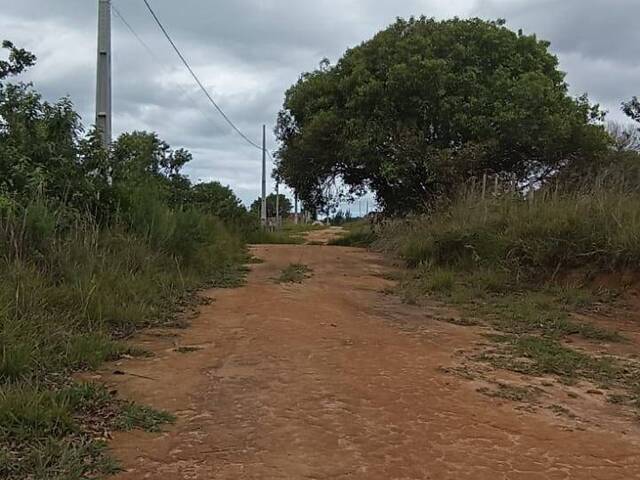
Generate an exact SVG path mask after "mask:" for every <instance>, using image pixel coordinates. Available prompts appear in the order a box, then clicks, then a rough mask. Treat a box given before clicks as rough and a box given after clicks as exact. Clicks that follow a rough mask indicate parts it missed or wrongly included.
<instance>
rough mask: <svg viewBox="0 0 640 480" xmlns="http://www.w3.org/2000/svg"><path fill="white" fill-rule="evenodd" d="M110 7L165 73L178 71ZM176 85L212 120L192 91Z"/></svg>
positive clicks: (119, 12)
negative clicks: (167, 63) (166, 62)
mask: <svg viewBox="0 0 640 480" xmlns="http://www.w3.org/2000/svg"><path fill="white" fill-rule="evenodd" d="M112 8H113V12H114V13H115V14H116V16H117V17H118V19H119V20H120V21H121V22H122V23H123V25H124V26H125V27H126V28H127V30H129V32H130V33H131V34H132V35H133V36H134V38H135V39H136V40H137V41H138V43H140V45H141V46H142V47H143V48H144V49H145V50H146V51H147V53H148V54H149V55H150V56H151V58H153V60H155V62H156V63H157V64H158V65H160V66H161V67H162V68H163V69H164V71H165V72H167V74H172V73H173V71H178V69H177V68H176V67H173V68H170V67H168V66H167V65H165V63H164V62H163V61H162V60H161V59H160V57H158V55H156V54H155V52H154V51H153V49H152V48H151V47H150V46H149V44H148V43H147V42H145V41H144V39H143V38H142V37H141V36H140V35H139V34H138V32H136V30H135V29H134V28H133V26H132V25H131V23H130V22H129V21H127V19H126V18H125V16H124V14H123V13H122V12H121V11H120V10H119V9H118V8H117V7H116V6H115V5H112ZM176 86H177V88H178V89H180V91H181V92H182V93H183V94H184V96H185V97H186V98H188V99H189V100H191V101H192V103H193V105H194V106H196V108H197V109H198V110H199V111H200V112H201V113H202V114H203V115H205V116H206V117H207V118H208V119H210V120H214V117H213V116H212V115H211V113H210V110H208V109H204V108H201V105H200V103H199V102H196V101H195V99H194V98H193V97H192V96H191V93H192V92H189V91H188V90H187V89H186V88H185V87H183V86H182V85H181V84H177V85H176ZM216 129H217V130H220V127H219V126H218V125H216Z"/></svg>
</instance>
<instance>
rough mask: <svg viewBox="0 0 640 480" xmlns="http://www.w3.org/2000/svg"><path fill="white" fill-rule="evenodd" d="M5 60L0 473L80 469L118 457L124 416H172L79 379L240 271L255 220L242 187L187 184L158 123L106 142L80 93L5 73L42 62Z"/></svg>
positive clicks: (183, 155)
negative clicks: (113, 443) (79, 101)
mask: <svg viewBox="0 0 640 480" xmlns="http://www.w3.org/2000/svg"><path fill="white" fill-rule="evenodd" d="M4 47H5V49H6V51H7V52H8V59H7V60H3V61H0V119H1V120H2V121H1V122H0V477H1V478H7V479H15V480H18V479H20V480H23V479H25V478H32V479H42V480H44V479H47V480H52V479H60V480H62V479H64V480H72V479H81V478H82V479H84V478H94V477H96V476H100V475H101V474H104V473H110V472H113V471H114V469H115V468H116V467H117V465H115V464H114V462H113V461H112V460H110V459H109V457H108V455H107V454H106V452H105V446H104V442H103V440H104V439H106V438H108V436H109V432H110V431H112V430H114V429H119V430H129V429H134V428H141V429H145V430H156V429H158V428H159V427H160V426H161V425H162V424H163V423H166V422H168V421H170V420H171V416H170V415H168V414H166V413H163V412H156V411H154V410H152V409H149V408H147V407H144V406H140V405H135V404H132V403H128V402H125V401H123V400H120V399H118V398H116V397H115V396H114V395H112V394H110V393H109V392H107V391H105V390H104V388H102V387H100V386H97V385H91V384H84V383H78V382H75V381H73V380H72V374H73V373H75V372H79V371H83V370H91V369H95V368H97V367H99V366H100V365H101V364H102V363H103V362H105V361H110V360H116V359H118V358H120V357H122V356H123V355H127V356H135V355H145V352H143V351H140V350H139V349H136V348H135V347H134V346H132V345H130V344H129V343H128V342H127V339H128V338H129V337H130V336H131V335H132V334H133V333H135V332H136V331H137V330H138V329H140V328H146V327H150V326H158V325H163V326H164V325H180V324H181V322H182V321H181V320H180V313H181V312H182V311H184V310H185V309H187V308H189V307H190V306H191V305H195V304H196V302H197V297H196V291H197V290H198V289H200V288H203V287H207V286H236V285H238V284H240V283H241V282H242V278H243V274H244V268H243V267H242V264H243V263H244V261H245V260H246V257H247V256H246V252H245V240H246V238H247V237H248V236H249V235H251V234H252V232H254V231H256V230H257V229H258V227H257V223H256V222H255V219H254V217H253V216H252V215H251V214H250V213H249V212H247V211H246V209H245V208H244V207H242V205H241V204H240V201H239V200H238V199H237V197H236V196H235V195H234V194H233V192H232V191H231V190H230V189H228V188H226V187H223V186H222V185H220V184H218V183H215V182H213V183H209V184H202V185H192V184H191V183H190V182H189V180H188V179H187V178H186V177H185V176H184V175H182V174H181V169H182V168H183V167H184V165H185V164H187V163H188V162H189V161H190V160H191V155H190V154H189V152H187V151H186V150H173V149H171V148H170V147H169V146H168V145H167V144H166V143H165V142H163V141H161V140H160V139H159V138H158V137H157V136H156V135H155V134H152V133H146V132H134V133H128V134H123V135H122V136H121V137H119V138H118V139H117V140H115V141H114V143H113V145H112V147H111V148H110V149H109V150H107V149H104V148H102V147H101V146H100V143H99V141H98V135H97V134H96V132H95V131H93V130H92V131H89V132H87V133H85V132H84V131H83V128H82V125H81V124H80V121H79V117H78V115H77V114H76V113H75V111H74V110H73V106H72V104H71V101H70V100H69V99H62V100H60V101H58V102H56V103H49V102H47V101H45V100H43V99H42V98H41V96H40V95H39V94H38V93H37V92H36V91H35V90H34V88H33V87H32V86H31V85H29V84H23V83H10V82H9V81H8V80H9V77H11V76H13V75H16V74H19V73H21V72H22V71H23V70H24V69H26V68H28V67H29V66H30V65H32V64H33V63H34V62H35V57H34V56H33V55H32V54H30V53H29V52H26V51H24V50H20V49H17V48H15V47H14V46H13V45H11V44H10V43H9V42H5V43H4Z"/></svg>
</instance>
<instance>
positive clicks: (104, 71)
mask: <svg viewBox="0 0 640 480" xmlns="http://www.w3.org/2000/svg"><path fill="white" fill-rule="evenodd" d="M111 116H112V102H111V0H98V69H97V81H96V128H97V129H98V132H100V138H101V140H102V145H103V146H105V147H108V146H109V145H111V140H112V136H111V135H112V133H111Z"/></svg>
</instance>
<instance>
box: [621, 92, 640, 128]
mask: <svg viewBox="0 0 640 480" xmlns="http://www.w3.org/2000/svg"><path fill="white" fill-rule="evenodd" d="M622 111H623V112H624V113H625V114H626V115H627V116H628V117H629V118H630V119H631V120H633V121H635V122H639V123H640V100H638V97H633V98H632V99H631V100H629V101H628V102H626V103H623V104H622Z"/></svg>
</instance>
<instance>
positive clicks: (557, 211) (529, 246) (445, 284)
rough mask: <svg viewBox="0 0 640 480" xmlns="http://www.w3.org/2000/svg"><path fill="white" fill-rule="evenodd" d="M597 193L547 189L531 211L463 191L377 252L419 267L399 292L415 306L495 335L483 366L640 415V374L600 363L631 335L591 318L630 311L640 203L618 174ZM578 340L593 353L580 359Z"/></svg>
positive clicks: (639, 263)
mask: <svg viewBox="0 0 640 480" xmlns="http://www.w3.org/2000/svg"><path fill="white" fill-rule="evenodd" d="M628 173H630V172H628ZM634 175H635V173H634ZM613 179H616V180H613ZM595 183H596V185H597V186H594V187H592V188H591V189H589V190H585V189H579V190H577V191H564V192H559V191H557V190H555V189H552V190H541V191H538V192H537V196H536V197H534V198H533V200H532V199H527V198H526V197H525V196H522V195H520V194H505V195H501V196H498V197H493V196H491V197H489V198H486V199H484V200H483V199H482V197H481V196H480V195H479V194H478V193H477V192H475V193H474V192H466V193H465V194H463V195H461V196H460V197H458V198H457V199H456V200H454V201H453V202H452V203H451V204H450V205H448V206H443V207H442V208H439V209H437V210H436V211H434V213H432V214H430V215H427V216H420V217H415V218H412V219H408V220H404V221H396V222H391V223H389V224H388V225H387V226H386V228H384V229H383V230H382V233H381V234H380V236H379V238H378V240H377V241H376V243H375V245H376V247H377V248H380V249H382V250H383V251H387V252H389V253H391V254H393V255H395V256H398V257H400V258H401V259H402V260H404V262H405V263H406V265H407V266H408V267H409V268H410V270H409V272H408V273H407V275H406V276H405V278H403V279H402V281H401V283H400V287H399V292H400V293H401V295H403V297H404V298H405V300H406V301H408V302H410V303H418V304H419V303H421V302H422V301H423V299H425V298H430V299H432V300H433V299H435V300H438V301H441V302H444V303H446V304H449V305H454V306H455V307H456V308H457V309H458V310H459V311H460V314H461V316H460V317H459V318H452V319H451V320H450V321H451V322H452V323H456V324H459V325H469V326H473V325H485V326H489V327H491V329H492V330H494V331H495V332H496V334H488V335H487V338H488V339H490V340H492V341H493V342H494V343H495V344H496V347H495V348H494V349H491V350H489V351H486V352H483V353H482V354H480V355H478V356H477V358H476V359H477V360H480V361H484V362H488V363H490V364H492V365H494V366H497V367H500V368H506V369H508V370H512V371H515V372H519V373H526V374H530V375H536V376H541V375H555V376H557V377H559V378H560V379H561V380H562V381H563V382H575V381H577V380H580V379H584V380H588V381H590V382H591V383H593V384H595V385H596V386H598V387H600V388H602V389H604V390H606V391H609V392H610V398H611V399H615V403H626V404H628V405H631V406H634V407H636V406H637V407H640V364H638V362H637V361H636V360H635V359H633V358H630V357H616V356H614V355H606V354H602V353H600V352H601V351H602V349H601V348H600V346H601V345H603V344H611V343H616V342H625V341H626V339H625V337H624V334H620V333H619V332H618V331H616V330H615V327H611V323H608V326H607V327H603V326H601V325H599V324H598V323H597V322H596V321H595V319H593V318H591V319H590V317H595V318H597V316H598V315H597V312H601V311H603V310H606V309H608V308H613V307H614V306H615V307H617V308H619V309H623V307H624V298H625V293H626V292H627V291H628V290H629V289H630V288H631V289H632V288H635V287H636V286H637V281H638V272H639V271H640V215H639V214H638V211H639V210H638V209H639V208H640V192H639V191H638V190H637V188H636V186H635V182H632V184H633V185H634V186H633V187H632V188H626V189H625V187H624V185H623V183H622V182H620V181H618V179H617V177H616V176H615V175H613V176H611V177H609V180H606V179H605V178H604V177H603V178H602V179H601V181H598V182H595ZM576 313H581V314H583V315H576ZM574 338H581V339H582V340H584V341H586V342H587V343H588V344H589V343H590V344H591V345H593V348H591V349H587V350H585V349H584V348H583V349H580V350H576V349H575V348H574V347H573V346H572V345H571V343H572V341H571V339H574ZM620 391H622V392H624V393H620Z"/></svg>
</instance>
